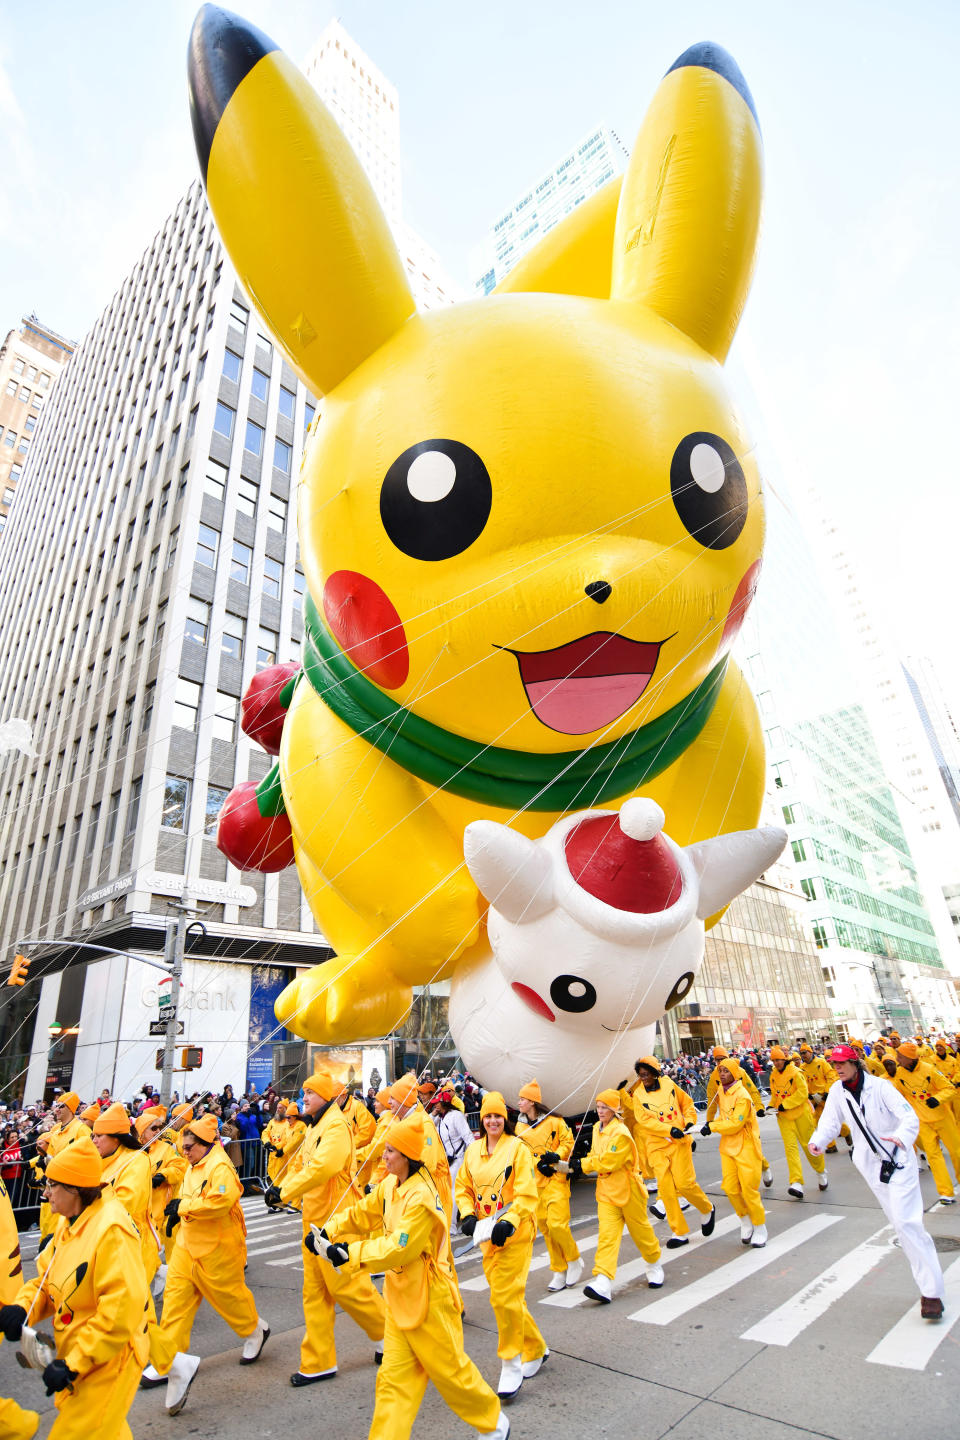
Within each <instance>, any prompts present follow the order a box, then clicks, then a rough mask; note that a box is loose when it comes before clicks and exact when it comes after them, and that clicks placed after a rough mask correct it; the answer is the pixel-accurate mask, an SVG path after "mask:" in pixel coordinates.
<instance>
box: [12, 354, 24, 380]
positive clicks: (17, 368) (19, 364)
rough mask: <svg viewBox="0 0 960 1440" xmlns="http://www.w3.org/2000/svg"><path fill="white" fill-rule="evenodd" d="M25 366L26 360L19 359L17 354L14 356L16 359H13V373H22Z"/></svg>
mask: <svg viewBox="0 0 960 1440" xmlns="http://www.w3.org/2000/svg"><path fill="white" fill-rule="evenodd" d="M25 368H26V361H24V360H21V359H20V356H19V355H18V356H17V358H16V360H14V362H13V373H14V375H22V374H23V372H24V370H25Z"/></svg>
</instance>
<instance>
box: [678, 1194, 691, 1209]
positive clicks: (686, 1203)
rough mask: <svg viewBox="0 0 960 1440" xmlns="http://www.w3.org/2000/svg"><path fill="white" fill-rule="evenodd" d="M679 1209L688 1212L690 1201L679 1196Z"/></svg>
mask: <svg viewBox="0 0 960 1440" xmlns="http://www.w3.org/2000/svg"><path fill="white" fill-rule="evenodd" d="M680 1209H681V1210H689V1209H690V1201H689V1200H684V1198H683V1196H682V1195H681V1196H680Z"/></svg>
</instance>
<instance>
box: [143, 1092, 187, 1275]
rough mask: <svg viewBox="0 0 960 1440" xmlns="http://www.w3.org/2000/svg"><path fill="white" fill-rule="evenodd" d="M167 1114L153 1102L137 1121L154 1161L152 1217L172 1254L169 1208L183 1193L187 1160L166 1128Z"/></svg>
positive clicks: (169, 1252)
mask: <svg viewBox="0 0 960 1440" xmlns="http://www.w3.org/2000/svg"><path fill="white" fill-rule="evenodd" d="M166 1118H167V1117H166V1111H165V1110H164V1109H163V1108H162V1107H161V1106H153V1107H151V1109H149V1110H142V1111H141V1112H140V1114H139V1115H138V1116H137V1119H136V1122H135V1123H136V1131H137V1134H138V1135H139V1137H140V1144H141V1145H142V1146H143V1153H144V1154H145V1155H146V1157H147V1159H148V1160H149V1162H150V1189H151V1199H150V1219H151V1220H152V1221H153V1228H154V1230H155V1231H156V1233H157V1237H158V1240H159V1242H160V1244H161V1246H163V1247H164V1251H165V1253H167V1254H168V1255H170V1254H172V1253H173V1246H174V1243H175V1242H174V1241H173V1240H167V1239H166V1228H167V1221H166V1209H167V1206H168V1205H169V1204H170V1201H171V1200H173V1199H175V1197H176V1196H177V1195H179V1193H180V1186H181V1184H182V1182H183V1177H184V1175H185V1174H186V1171H187V1162H186V1160H185V1159H184V1157H183V1156H182V1155H181V1154H180V1151H179V1150H178V1149H177V1146H176V1142H175V1141H174V1140H173V1139H172V1138H171V1136H170V1133H169V1131H167V1132H164V1128H163V1125H164V1121H165V1120H166ZM165 1241H166V1243H164V1242H165Z"/></svg>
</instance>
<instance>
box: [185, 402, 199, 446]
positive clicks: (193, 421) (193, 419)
mask: <svg viewBox="0 0 960 1440" xmlns="http://www.w3.org/2000/svg"><path fill="white" fill-rule="evenodd" d="M199 409H200V406H199V405H194V407H193V409H192V410H191V411H190V417H189V419H188V420H187V436H186V438H187V439H188V440H191V439H192V438H193V434H194V431H195V430H196V428H197V411H198V410H199Z"/></svg>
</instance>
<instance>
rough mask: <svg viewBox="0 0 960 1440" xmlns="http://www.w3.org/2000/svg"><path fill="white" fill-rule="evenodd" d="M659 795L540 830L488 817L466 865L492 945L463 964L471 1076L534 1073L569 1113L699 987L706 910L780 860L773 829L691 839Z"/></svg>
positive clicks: (459, 979) (488, 1080)
mask: <svg viewBox="0 0 960 1440" xmlns="http://www.w3.org/2000/svg"><path fill="white" fill-rule="evenodd" d="M664 820H665V817H664V813H663V811H662V810H661V809H660V806H659V805H657V804H656V803H655V802H654V801H653V800H645V799H642V798H636V799H632V800H627V801H626V802H625V803H624V804H623V806H622V807H621V809H620V810H619V812H617V811H614V810H584V811H580V812H578V813H576V814H573V815H567V816H565V817H564V818H563V819H562V820H559V821H558V822H557V823H556V824H555V825H554V826H553V827H552V828H551V829H550V830H549V831H548V832H547V834H546V835H544V836H543V837H542V838H541V839H539V840H528V839H527V838H526V837H525V836H522V835H519V834H517V832H516V831H514V830H511V829H510V828H509V827H508V826H506V825H498V824H497V823H495V822H494V821H490V820H478V821H475V822H474V823H473V824H471V825H468V826H467V829H466V832H465V834H464V854H465V857H466V862H467V868H468V869H469V871H470V874H471V875H472V876H473V878H474V880H475V881H476V883H477V885H478V887H479V888H480V890H481V892H482V893H483V895H484V896H485V898H486V899H487V900H488V901H489V905H490V908H489V912H488V915H487V935H488V940H489V946H488V948H487V950H486V951H485V952H483V953H481V954H479V955H478V956H477V957H476V958H475V959H472V960H469V961H462V962H461V963H460V965H458V967H457V970H456V972H455V974H454V977H453V980H452V982H451V988H450V1030H451V1033H452V1035H453V1038H454V1040H455V1042H456V1045H457V1048H458V1050H459V1051H460V1054H461V1055H462V1057H463V1060H464V1062H465V1064H466V1065H467V1067H468V1068H469V1069H470V1071H471V1072H472V1073H473V1074H475V1075H476V1076H477V1077H478V1078H479V1079H480V1080H481V1081H482V1082H483V1083H484V1084H486V1085H496V1086H497V1088H498V1089H500V1090H502V1091H503V1092H504V1093H506V1094H510V1093H516V1091H517V1090H519V1088H520V1086H521V1085H524V1084H526V1083H527V1081H528V1080H529V1079H530V1077H531V1076H532V1075H536V1077H537V1079H538V1081H539V1083H540V1089H541V1091H542V1093H543V1097H544V1102H545V1104H546V1105H548V1106H549V1107H550V1108H551V1109H555V1110H557V1111H559V1112H560V1113H566V1114H568V1115H574V1114H580V1113H582V1112H583V1111H585V1110H587V1109H589V1108H590V1107H591V1106H592V1104H593V1101H594V1097H595V1096H596V1094H597V1091H598V1090H599V1089H602V1088H603V1087H604V1086H605V1085H608V1084H610V1083H611V1081H612V1080H614V1079H616V1078H617V1077H618V1076H621V1075H624V1074H627V1073H629V1072H630V1070H631V1069H632V1066H633V1062H634V1061H635V1060H636V1058H637V1056H638V1055H644V1054H648V1053H650V1051H651V1050H652V1048H653V1039H654V1027H655V1025H656V1022H657V1020H658V1019H659V1018H660V1016H661V1015H663V1014H664V1013H665V1011H667V1010H670V1009H672V1008H673V1006H674V1005H678V1004H680V1003H681V1002H682V1001H683V1000H684V999H685V997H686V996H687V995H688V994H689V992H690V990H691V988H692V986H693V983H694V980H695V978H696V974H697V971H698V969H699V968H700V964H701V961H702V960H703V951H704V921H705V920H707V919H708V918H709V917H710V916H711V915H715V914H716V912H717V911H718V910H722V909H723V907H724V906H726V905H729V903H730V901H731V900H732V899H733V898H734V897H735V896H736V895H739V894H740V892H741V891H742V890H744V889H746V887H747V886H748V885H750V884H752V882H753V881H754V880H756V879H757V878H758V877H759V876H760V875H761V874H762V873H763V871H764V870H765V869H766V868H767V867H768V866H769V865H771V864H772V863H773V861H774V860H776V858H777V856H778V855H779V854H780V852H781V851H782V850H783V847H784V845H785V844H786V832H785V831H783V830H780V829H777V828H775V827H767V828H764V829H759V830H743V831H739V832H737V833H735V834H730V835H718V836H716V837H715V838H713V839H710V840H703V841H701V842H700V843H699V844H696V845H690V846H688V847H687V848H685V849H684V848H682V847H681V846H679V845H676V844H675V843H674V842H673V841H672V840H671V839H670V838H669V836H667V835H665V834H664V833H663V825H664Z"/></svg>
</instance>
